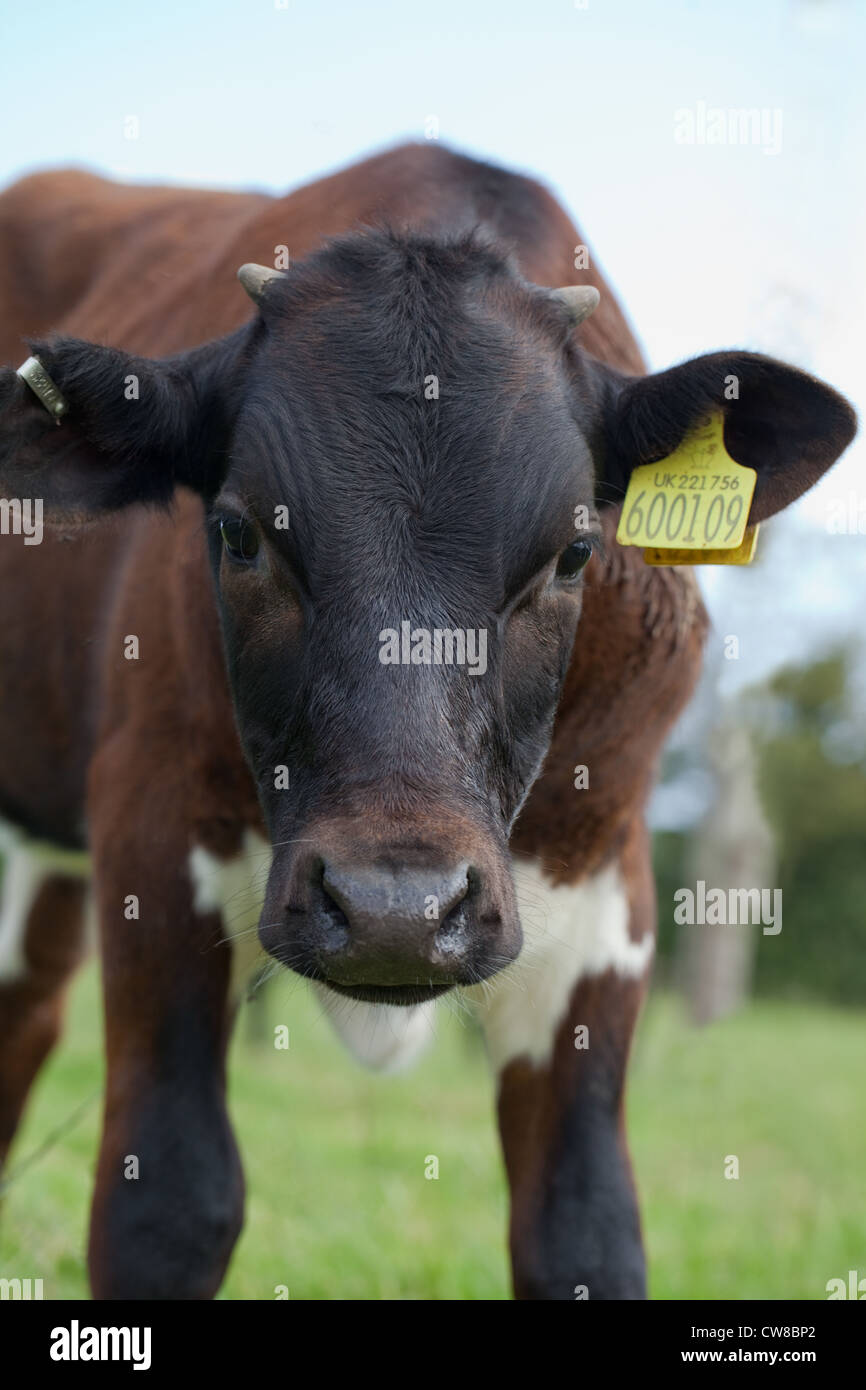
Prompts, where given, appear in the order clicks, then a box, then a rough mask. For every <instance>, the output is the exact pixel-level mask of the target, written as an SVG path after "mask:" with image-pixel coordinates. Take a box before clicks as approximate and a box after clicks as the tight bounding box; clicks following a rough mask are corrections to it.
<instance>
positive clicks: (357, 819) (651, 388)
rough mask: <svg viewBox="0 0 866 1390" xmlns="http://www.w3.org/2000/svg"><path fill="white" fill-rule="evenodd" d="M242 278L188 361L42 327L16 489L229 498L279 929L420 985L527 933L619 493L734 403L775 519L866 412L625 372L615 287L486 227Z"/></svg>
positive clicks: (731, 417)
mask: <svg viewBox="0 0 866 1390" xmlns="http://www.w3.org/2000/svg"><path fill="white" fill-rule="evenodd" d="M241 279H242V282H243V283H244V286H245V288H247V290H248V291H249V292H250V294H251V295H252V297H253V298H254V299H255V302H256V306H257V312H256V315H255V317H254V318H253V320H252V321H251V322H250V323H248V324H247V325H245V326H244V327H243V328H242V329H241V330H239V331H238V332H236V333H234V334H233V335H231V336H230V337H228V338H225V339H222V340H220V341H218V342H214V343H210V344H207V345H205V346H203V347H201V348H198V349H195V350H194V351H192V352H189V353H186V354H183V355H181V356H179V357H175V358H172V359H169V360H164V361H150V360H145V359H142V358H137V357H131V356H129V355H128V354H125V353H123V352H120V351H117V350H114V349H110V348H105V347H97V346H93V345H90V344H87V343H83V342H80V341H76V340H73V339H66V338H60V339H54V340H52V341H49V342H46V343H35V344H32V345H31V347H32V350H33V352H34V353H35V354H36V355H37V357H38V359H39V361H40V362H41V364H42V366H43V368H44V369H45V371H46V372H47V373H48V374H49V376H50V378H51V380H52V381H53V383H54V384H55V386H56V387H57V388H58V389H59V391H60V392H62V394H63V396H64V398H65V400H66V403H67V406H68V409H67V411H66V414H65V415H64V416H63V418H62V422H61V423H60V424H59V425H56V424H55V422H54V420H53V419H52V417H51V416H50V415H49V413H48V412H47V411H46V409H45V408H44V406H43V405H42V404H41V403H40V401H39V400H38V399H37V398H36V396H35V395H34V394H33V392H32V391H31V390H30V388H29V387H28V386H27V385H26V384H25V383H24V382H23V381H21V380H20V379H19V378H18V377H16V375H15V374H14V372H12V371H4V372H3V373H2V374H0V489H2V490H5V493H6V495H7V496H18V497H30V498H37V497H38V498H42V499H43V500H44V505H45V508H46V510H47V511H48V513H49V515H50V514H54V515H56V516H57V517H58V518H61V519H63V520H64V521H65V522H67V524H68V520H69V518H70V517H81V516H87V515H90V516H92V515H96V514H98V513H101V512H105V511H107V510H111V509H114V508H118V507H122V506H125V505H127V504H130V503H142V502H144V503H166V502H168V501H169V499H170V498H171V495H172V492H173V490H174V489H175V487H176V486H178V485H184V486H186V487H189V488H193V489H194V490H196V491H197V492H198V493H199V494H200V495H201V497H202V499H203V501H204V506H205V509H206V515H207V521H208V534H209V538H210V539H209V550H210V559H211V567H212V571H213V578H214V584H215V592H216V599H217V604H218V608H219V612H220V615H221V622H222V629H223V634H224V644H225V657H226V665H227V670H228V675H229V680H230V684H231V688H232V691H233V696H234V702H235V710H236V717H237V726H238V730H239V734H240V738H241V741H242V744H243V747H244V750H245V754H246V757H247V760H248V763H249V766H250V769H251V772H252V774H253V776H254V778H255V779H256V783H257V786H258V790H259V796H260V800H261V804H262V808H263V811H264V815H265V818H266V821H267V825H268V829H269V832H270V836H271V840H272V843H273V847H274V857H273V865H272V868H271V872H270V878H269V882H268V887H267V893H266V900H265V905H264V910H263V914H262V921H261V925H260V929H259V930H260V935H261V939H262V941H263V943H264V944H265V946H266V947H267V949H268V950H269V951H270V952H271V953H272V954H273V955H274V956H275V957H276V958H277V959H279V960H281V961H283V962H284V963H285V964H286V965H288V966H290V967H292V968H293V969H295V970H297V971H298V972H300V973H301V974H303V975H307V976H310V977H312V978H314V979H317V980H320V981H323V982H325V983H327V984H328V985H330V986H331V987H332V988H333V989H335V990H337V991H340V992H343V993H347V994H349V995H351V996H353V997H356V998H364V999H370V1000H376V1001H386V1002H391V1003H412V1002H417V1001H419V1000H421V999H424V998H428V997H431V996H432V995H434V994H436V993H438V992H441V991H442V990H445V989H448V988H449V987H450V986H452V985H454V984H472V983H477V982H478V981H480V980H482V979H484V978H485V977H487V976H489V975H490V974H492V973H493V972H495V971H496V970H498V969H499V968H501V967H502V966H504V965H505V964H506V963H507V962H509V961H510V960H512V959H513V958H514V957H515V955H516V954H517V953H518V951H519V949H520V945H521V933H520V925H519V921H518V916H517V911H516V907H515V901H514V892H513V888H512V883H511V876H510V871H509V857H508V840H509V834H510V831H511V827H512V825H513V822H514V820H515V817H516V816H517V814H518V812H519V810H520V807H521V804H522V803H523V801H524V799H525V797H526V795H527V793H528V790H529V788H530V787H531V785H532V783H533V781H534V779H535V777H536V776H537V774H538V772H539V769H540V766H541V764H542V761H543V759H544V756H545V753H546V751H547V748H548V745H549V741H550V737H551V730H552V724H553V719H554V714H555V712H556V708H557V702H558V699H559V694H560V690H561V687H562V683H563V679H564V676H565V672H566V669H567V666H568V663H569V659H570V655H571V652H572V647H573V644H574V641H575V635H576V634H577V640H578V641H580V632H579V618H580V609H581V577H582V572H583V570H584V567H585V566H586V564H587V563H588V562H589V561H590V560H591V556H592V553H593V549H594V548H595V547H596V546H597V544H598V538H599V534H600V524H599V517H600V511H601V509H602V508H603V507H605V506H608V505H610V504H615V503H616V502H617V500H619V499H621V498H622V495H623V492H624V489H625V486H626V484H627V481H628V475H629V473H630V471H631V469H632V468H633V467H635V466H637V465H639V464H643V463H647V462H651V461H653V460H655V459H658V458H661V457H663V456H664V455H666V454H667V453H669V452H670V451H672V450H673V449H674V448H675V447H676V446H677V444H678V443H679V442H680V441H681V440H682V438H683V436H684V435H685V434H686V433H687V431H688V430H689V429H690V428H691V427H692V426H693V425H694V424H695V423H696V422H697V420H698V419H700V418H701V416H702V415H704V414H705V413H706V411H707V409H708V408H718V409H722V410H723V411H724V413H725V436H726V441H727V444H728V447H729V450H730V452H731V454H732V455H733V456H734V457H735V458H736V459H738V460H739V461H740V462H742V463H745V464H748V465H749V466H751V467H753V468H755V469H756V470H757V472H758V482H757V487H756V491H755V496H754V500H753V503H752V509H751V515H750V520H751V521H752V522H755V521H759V520H761V519H763V518H764V517H767V516H770V515H771V514H772V513H774V512H776V511H778V510H779V509H780V508H781V507H784V506H786V505H787V504H788V503H789V502H791V501H792V500H793V499H794V498H796V497H798V496H799V495H800V494H801V493H802V492H803V491H805V489H806V488H808V487H809V486H811V485H812V484H813V483H814V482H815V481H816V480H817V479H818V478H819V477H820V476H821V474H822V473H823V472H824V471H825V470H826V469H827V468H828V467H829V466H830V465H831V463H832V462H833V461H834V459H835V458H836V457H837V456H838V455H839V453H840V452H841V451H842V450H843V449H844V448H845V447H846V445H847V444H848V442H849V441H850V439H851V437H852V435H853V432H854V417H853V413H852V411H851V409H850V407H849V406H848V405H847V403H846V402H845V401H844V400H843V399H842V398H841V397H840V396H838V395H837V394H836V393H835V392H834V391H832V390H831V389H830V388H829V387H827V386H825V385H823V384H822V383H820V382H818V381H816V380H814V379H813V378H811V377H809V376H807V375H805V374H804V373H802V372H799V371H797V370H795V369H793V368H791V367H788V366H785V365H784V364H782V363H780V362H776V361H774V360H772V359H769V358H766V357H762V356H758V355H756V354H752V353H745V352H724V353H715V354H711V355H709V356H706V357H701V358H698V359H696V360H694V361H691V362H687V363H684V364H683V365H681V366H678V367H675V368H673V369H671V370H668V371H665V372H661V373H658V374H656V375H652V376H647V377H641V378H635V377H627V376H624V375H623V374H621V373H619V372H616V371H614V370H613V369H611V368H609V367H607V366H605V365H604V364H602V363H600V362H598V361H595V360H594V359H592V358H590V357H589V356H587V355H586V354H585V353H584V352H583V351H582V349H581V348H580V346H579V343H578V341H577V339H578V335H577V333H576V331H575V329H576V323H577V321H578V320H579V319H580V317H582V316H585V314H586V312H587V311H588V310H589V309H590V308H591V307H592V304H593V302H594V299H595V298H596V297H597V296H596V295H595V291H593V290H590V289H578V290H571V291H567V292H555V291H551V290H546V289H541V288H539V287H537V286H533V285H530V284H527V283H526V282H525V281H524V280H522V279H521V277H520V276H519V275H518V274H517V272H516V271H515V270H514V268H513V267H512V266H511V264H510V263H509V262H508V260H507V258H505V257H504V256H503V255H502V254H501V253H500V252H499V251H498V250H497V249H496V248H495V247H492V246H490V245H488V244H486V243H484V242H483V241H481V240H479V239H478V238H476V237H466V238H463V239H459V240H455V241H453V242H441V241H434V240H430V239H425V238H420V237H415V236H410V235H397V234H392V233H389V232H369V233H358V234H357V235H354V236H351V237H348V238H345V239H344V240H341V241H338V242H335V243H333V244H331V245H329V246H327V247H326V248H325V249H323V250H322V251H321V252H319V253H318V254H317V255H315V256H313V257H312V258H311V259H310V260H309V261H307V262H306V263H305V264H303V265H301V266H299V267H298V268H297V269H296V270H293V271H292V272H291V273H289V274H284V275H283V274H277V273H275V272H271V271H267V270H263V269H262V268H261V267H258V268H257V267H244V268H243V270H242V272H241ZM731 375H734V376H736V377H737V378H738V382H739V395H738V398H737V399H736V400H728V399H726V398H725V395H726V393H725V384H726V381H727V380H728V379H729V378H730V376H731ZM131 382H134V383H135V389H134V390H131V388H130V383H131Z"/></svg>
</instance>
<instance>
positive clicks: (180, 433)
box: [0, 333, 243, 523]
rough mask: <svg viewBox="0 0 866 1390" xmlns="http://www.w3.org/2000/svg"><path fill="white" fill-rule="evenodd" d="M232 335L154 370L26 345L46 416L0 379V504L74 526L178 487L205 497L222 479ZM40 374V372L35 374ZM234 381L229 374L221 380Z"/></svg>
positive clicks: (81, 347)
mask: <svg viewBox="0 0 866 1390" xmlns="http://www.w3.org/2000/svg"><path fill="white" fill-rule="evenodd" d="M242 336H243V334H242V333H241V334H233V335H232V336H231V337H230V338H225V339H221V340H220V341H218V342H213V343H208V344H205V346H203V347H200V348H195V349H193V350H192V351H191V352H186V353H183V354H180V355H179V356H177V357H173V358H166V359H164V360H162V361H154V360H151V359H149V358H146V357H135V356H131V355H130V354H128V353H125V352H120V351H118V350H117V349H115V348H109V347H99V346H96V345H95V344H93V343H87V342H82V341H81V340H80V339H77V338H62V337H57V338H53V339H50V340H48V341H46V342H33V343H31V344H30V347H31V352H32V354H33V356H34V357H35V358H36V360H37V363H38V364H39V365H38V367H37V368H36V372H35V376H34V377H33V379H34V381H35V384H36V385H37V386H40V385H41V386H42V394H43V398H45V397H46V394H47V396H48V399H49V403H52V402H53V403H54V404H55V405H56V404H57V398H56V397H52V395H51V389H50V388H49V390H48V391H47V392H46V389H45V379H46V378H45V375H43V374H47V378H48V380H49V382H50V385H51V387H52V388H53V389H54V390H55V391H56V392H57V393H59V396H60V397H61V398H62V403H63V405H64V406H65V409H64V410H63V413H62V414H61V415H59V416H57V415H55V414H54V413H52V411H51V410H50V409H49V408H46V405H45V404H44V403H43V399H40V396H39V395H37V394H36V393H35V392H34V390H33V389H31V387H30V385H28V383H27V381H25V380H24V379H23V378H22V377H20V376H18V374H17V372H16V370H14V369H13V368H5V367H4V368H0V494H2V495H4V496H6V497H21V498H34V499H35V498H41V499H42V502H43V507H44V514H45V517H46V520H55V521H58V522H64V523H66V522H70V521H82V520H86V519H87V518H89V517H93V516H95V515H98V514H99V513H102V512H106V511H112V510H115V509H116V508H119V507H124V506H128V505H129V504H130V503H133V502H150V503H165V502H167V501H168V500H169V498H170V497H171V495H172V492H173V491H174V488H175V487H176V486H177V485H178V484H179V483H182V484H185V485H186V486H187V487H191V488H194V489H195V490H196V491H198V492H200V493H202V494H203V495H212V493H213V492H215V491H216V489H217V488H218V487H219V483H220V481H221V475H222V471H223V467H224V464H223V454H224V449H225V444H226V438H227V432H228V424H229V414H230V411H231V399H232V393H233V388H234V386H235V384H236V377H237V367H238V363H239V361H240V357H241V353H242V345H241V338H242ZM40 368H41V371H40ZM233 369H234V370H233Z"/></svg>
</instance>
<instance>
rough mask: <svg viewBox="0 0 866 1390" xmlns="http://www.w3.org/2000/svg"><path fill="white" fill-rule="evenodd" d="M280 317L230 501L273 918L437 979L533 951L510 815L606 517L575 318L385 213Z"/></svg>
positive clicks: (216, 560)
mask: <svg viewBox="0 0 866 1390" xmlns="http://www.w3.org/2000/svg"><path fill="white" fill-rule="evenodd" d="M262 317H263V322H262V325H261V331H260V333H259V335H258V341H257V347H256V355H255V357H254V360H253V361H252V362H251V363H250V366H249V370H248V374H247V380H248V383H249V384H248V388H247V394H246V397H245V399H244V402H243V404H242V407H241V409H240V412H239V415H238V419H237V424H236V427H235V430H234V434H233V440H232V447H231V462H230V466H229V469H228V472H227V475H226V477H225V480H224V483H223V486H222V489H221V491H220V494H219V496H218V497H217V498H216V499H215V501H214V502H213V505H212V507H211V516H210V520H211V527H210V530H211V537H212V541H211V551H212V557H213V565H214V572H215V576H216V581H217V586H218V595H219V604H220V609H221V612H222V620H223V626H224V633H225V643H226V650H227V657H228V668H229V673H230V679H231V683H232V687H233V691H234V696H235V701H236V708H237V716H238V724H239V729H240V733H241V737H242V740H243V743H244V746H245V749H246V753H247V756H248V759H249V762H250V765H251V767H252V768H253V770H254V773H255V775H256V777H257V780H258V785H259V790H260V795H261V800H262V805H263V807H264V811H265V815H266V818H267V822H268V828H269V831H270V834H271V838H272V842H273V844H274V845H275V847H276V850H275V858H274V865H273V869H272V872H271V877H270V882H269V887H268V893H267V900H266V905H265V910H264V914H263V919H262V921H263V926H262V928H261V935H262V939H263V941H264V943H265V945H266V946H267V947H268V949H269V950H270V951H271V952H272V953H273V954H274V955H276V956H277V957H278V958H280V959H282V960H284V961H285V963H286V964H288V965H290V966H292V967H293V968H295V969H297V970H300V971H301V973H304V974H308V975H311V976H313V977H315V978H320V979H324V980H326V981H327V982H328V983H329V984H331V985H332V986H333V987H334V988H337V989H340V990H343V991H345V992H348V993H351V994H352V995H353V996H354V997H362V998H367V999H377V1000H379V999H385V1000H388V1001H390V1002H395V1003H402V1002H410V1001H413V1000H417V999H420V998H425V997H429V996H430V995H431V994H433V993H437V992H440V991H441V990H443V989H447V988H448V987H450V985H452V984H454V983H472V982H475V981H477V980H479V979H482V978H484V977H485V976H487V975H489V974H491V973H492V972H493V971H494V970H496V969H498V968H499V967H500V966H501V965H503V964H505V963H506V962H507V961H508V960H511V959H512V958H513V957H514V956H515V954H516V953H517V951H518V950H519V947H520V928H519V923H518V920H517V915H516V911H515V907H514V899H513V892H512V886H511V880H510V875H509V870H508V859H507V841H508V835H509V830H510V827H511V825H512V822H513V820H514V818H515V816H516V814H517V812H518V810H519V808H520V805H521V803H522V801H523V799H524V798H525V796H526V794H527V791H528V789H529V787H530V786H531V784H532V782H533V780H534V778H535V777H536V775H537V773H538V771H539V767H540V764H541V762H542V759H543V758H544V755H545V752H546V750H547V746H548V743H549V739H550V733H551V726H552V720H553V715H554V711H555V708H556V703H557V699H558V695H559V691H560V687H561V683H562V680H563V677H564V674H565V671H566V667H567V664H568V659H569V654H570V651H571V647H572V643H573V640H574V635H575V628H576V625H577V620H578V615H579V611H580V593H581V575H582V572H583V569H584V566H585V565H586V563H587V562H588V560H589V558H590V556H591V554H592V547H593V542H594V537H595V534H596V532H597V522H596V518H595V513H594V509H593V473H592V466H591V458H590V451H589V447H588V445H587V443H586V439H585V436H584V433H583V431H582V430H581V427H580V425H579V423H578V421H577V420H576V419H575V416H574V398H575V382H574V375H573V374H574V365H573V364H570V362H569V359H568V354H567V352H566V350H565V339H566V337H567V324H566V323H565V322H564V315H563V314H562V313H561V312H560V310H559V307H558V306H554V305H553V304H552V303H551V301H550V300H549V298H548V297H547V296H545V295H544V294H543V292H542V291H537V292H533V291H532V290H530V289H529V288H527V287H524V286H523V285H522V284H521V283H519V282H518V281H517V279H516V277H514V276H513V275H512V274H511V273H510V272H509V271H508V269H507V268H506V267H505V266H504V264H503V263H502V262H501V261H500V260H499V259H498V258H497V257H494V256H493V255H492V254H491V253H490V252H489V251H487V250H483V249H478V248H477V247H473V246H472V245H471V243H469V244H464V245H462V246H460V247H456V248H454V249H453V250H443V248H442V247H441V246H436V247H433V246H429V245H425V244H423V243H412V244H406V243H405V242H400V241H397V240H396V239H394V240H392V239H390V238H387V237H385V236H381V237H380V236H375V237H370V238H364V239H359V240H358V241H356V242H354V243H348V244H345V245H344V246H343V247H342V248H339V249H337V250H332V251H330V252H328V253H325V255H324V256H323V257H322V258H320V260H319V261H318V262H316V263H314V265H313V267H312V268H311V269H310V270H309V271H307V272H303V271H302V272H300V273H299V276H298V277H297V278H295V277H294V276H293V277H292V278H291V279H290V280H288V281H287V282H286V283H285V284H282V283H278V284H276V285H274V286H273V288H272V290H271V291H270V292H269V295H268V298H267V300H266V302H265V305H264V309H263V316H262ZM576 523H577V524H576Z"/></svg>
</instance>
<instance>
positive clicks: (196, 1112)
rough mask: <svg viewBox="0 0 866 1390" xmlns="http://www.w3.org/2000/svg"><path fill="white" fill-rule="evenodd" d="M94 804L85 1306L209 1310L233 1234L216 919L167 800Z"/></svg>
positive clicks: (236, 1163)
mask: <svg viewBox="0 0 866 1390" xmlns="http://www.w3.org/2000/svg"><path fill="white" fill-rule="evenodd" d="M113 765H114V766H117V762H116V761H115V762H114V764H113ZM109 770H110V765H109V769H108V770H106V772H104V773H102V774H99V773H98V774H97V779H96V785H97V788H100V784H102V788H103V789H105V784H106V782H108V781H110V780H111V779H110V778H109ZM114 782H115V784H116V783H117V778H116V777H115V778H114ZM115 790H116V787H115ZM121 800H123V801H124V804H122V805H121V804H119V802H120V801H121ZM180 800H181V792H180V791H178V793H177V797H176V798H175V804H177V803H178V802H180ZM105 802H106V805H107V806H108V808H109V810H110V814H107V813H106V812H105V811H102V812H101V813H100V814H99V815H98V816H97V817H96V818H95V824H94V834H93V840H94V860H95V866H96V883H97V896H98V905H99V914H100V932H101V938H102V953H103V972H104V995H105V1013H106V1043H107V1054H108V1075H107V1095H106V1108H105V1122H104V1131H103V1138H102V1147H101V1152H100V1156H99V1165H98V1169H97V1178H96V1191H95V1194H94V1200H93V1212H92V1218H91V1228H90V1247H89V1264H90V1279H91V1286H92V1289H93V1293H94V1296H95V1297H97V1298H112V1299H118V1298H132V1299H202V1298H211V1297H213V1295H214V1294H215V1293H216V1291H217V1289H218V1288H219V1285H220V1283H221V1281H222V1279H223V1276H224V1274H225V1269H226V1266H227V1264H228V1260H229V1256H230V1254H231V1251H232V1249H233V1247H234V1244H235V1241H236V1240H237V1237H238V1234H239V1232H240V1229H241V1225H242V1222H243V1197H244V1186H243V1175H242V1171H241V1165H240V1159H239V1155H238V1151H237V1146H236V1144H235V1139H234V1135H233V1133H232V1130H231V1126H230V1124H229V1119H228V1114H227V1110H226V1099H225V1068H226V1047H227V1043H228V1040H229V1035H230V1030H231V1023H232V1015H233V1008H232V1000H231V963H232V962H231V948H230V947H229V946H228V945H226V944H225V941H224V935H225V928H224V926H223V922H222V918H221V916H220V915H219V913H218V912H217V911H216V910H212V905H211V904H210V903H202V902H201V901H199V903H198V907H197V906H196V898H195V889H194V884H193V878H192V875H191V865H190V845H191V843H193V842H194V836H193V835H192V833H191V830H190V828H189V827H188V826H186V825H183V824H181V823H180V818H179V817H178V818H177V819H175V816H174V815H173V814H172V797H170V796H165V793H164V789H163V792H162V794H161V797H160V799H159V804H158V805H157V804H154V803H153V802H152V801H149V800H148V799H147V796H146V793H145V794H144V796H143V798H142V800H141V801H140V802H139V803H138V805H134V804H131V802H126V800H125V798H123V796H122V792H121V793H120V795H115V796H114V797H113V798H112V797H110V796H108V795H106V797H105Z"/></svg>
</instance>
